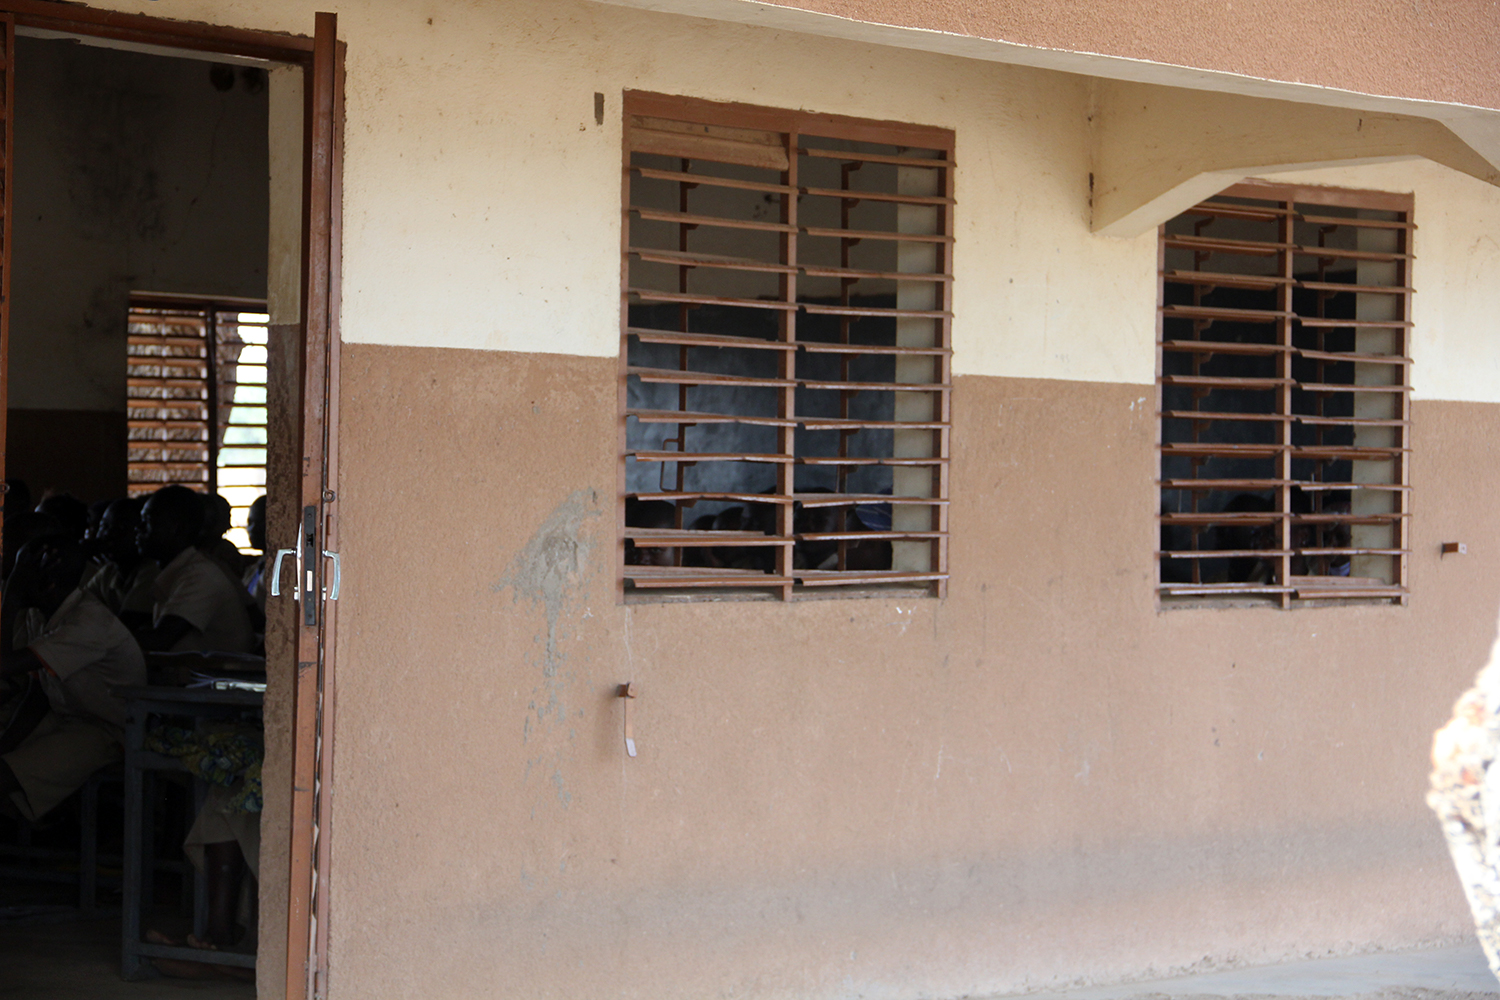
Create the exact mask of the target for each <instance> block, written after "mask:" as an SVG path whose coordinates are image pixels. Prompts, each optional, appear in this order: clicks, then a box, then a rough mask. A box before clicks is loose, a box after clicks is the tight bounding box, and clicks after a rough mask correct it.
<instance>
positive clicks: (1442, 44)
mask: <svg viewBox="0 0 1500 1000" xmlns="http://www.w3.org/2000/svg"><path fill="white" fill-rule="evenodd" d="M623 2H629V3H632V4H636V5H639V6H644V7H671V8H673V9H679V10H683V11H685V12H686V11H699V12H702V13H703V14H704V15H705V16H707V15H708V13H709V12H713V14H714V16H738V17H745V18H753V17H755V16H756V14H755V13H752V11H753V10H754V9H755V8H762V9H764V8H770V9H773V10H774V9H776V8H784V9H787V10H792V11H808V12H811V13H815V14H826V15H832V16H835V17H839V18H848V19H853V20H858V21H866V22H871V23H874V24H882V25H893V26H897V27H902V28H916V29H921V30H925V31H936V32H943V33H949V34H955V35H960V36H968V37H973V38H982V39H992V40H995V41H1001V42H1009V43H1013V44H1016V45H1025V46H1035V47H1038V48H1043V49H1064V50H1068V51H1072V52H1081V53H1098V54H1101V55H1108V56H1115V57H1119V58H1123V59H1130V60H1143V61H1147V62H1154V63H1164V64H1167V65H1172V66H1187V67H1195V68H1198V69H1204V70H1211V71H1216V72H1221V73H1233V74H1238V75H1243V76H1252V77H1260V78H1262V79H1267V80H1283V81H1287V82H1291V83H1311V84H1316V85H1318V86H1322V87H1334V88H1338V89H1340V90H1354V91H1360V92H1363V93H1370V94H1391V95H1400V96H1407V97H1416V98H1420V99H1423V100H1429V101H1444V102H1453V103H1458V104H1475V105H1481V106H1484V107H1490V108H1500V83H1497V80H1496V76H1495V70H1496V67H1497V55H1496V53H1497V52H1500V12H1497V10H1496V8H1495V6H1494V5H1493V4H1490V3H1485V2H1477V0H1459V2H1447V3H1434V2H1426V3H1421V2H1419V3H1410V4H1391V3H1385V2H1382V0H1311V2H1305V3H1298V4H1287V3H1284V2H1282V0H1235V2H1232V3H1228V2H1226V3H1213V4H1205V3H1200V2H1194V0H1156V2H1153V3H1138V2H1132V0H1116V2H1113V3H1095V2H1091V0H1061V2H1051V3H1037V2H1035V0H988V2H985V3H968V2H960V0H623ZM732 8H741V9H742V10H741V11H739V12H734V13H731V12H730V11H731V9H732Z"/></svg>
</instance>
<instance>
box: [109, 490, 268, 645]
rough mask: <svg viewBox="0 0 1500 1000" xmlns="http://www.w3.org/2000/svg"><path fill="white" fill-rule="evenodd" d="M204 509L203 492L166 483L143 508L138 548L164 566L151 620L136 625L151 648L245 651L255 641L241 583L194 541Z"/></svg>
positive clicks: (138, 637)
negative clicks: (204, 552) (231, 578)
mask: <svg viewBox="0 0 1500 1000" xmlns="http://www.w3.org/2000/svg"><path fill="white" fill-rule="evenodd" d="M203 513H204V512H203V498H202V497H200V496H199V495H198V494H196V493H194V492H193V491H192V490H190V489H188V488H187V487H185V486H166V487H163V488H162V489H159V490H157V491H156V492H155V493H153V494H151V496H150V497H149V498H148V499H147V500H146V504H145V506H144V507H142V508H141V524H140V527H139V528H138V529H137V531H136V537H135V540H136V548H138V549H139V550H140V553H141V555H142V556H144V557H146V558H147V559H154V560H155V561H156V563H157V565H159V566H160V567H161V573H160V574H158V575H157V577H156V583H155V585H154V587H153V594H154V600H153V602H152V606H151V619H150V622H149V623H139V624H137V625H135V626H133V628H134V631H135V637H136V641H137V642H139V643H140V644H141V648H142V649H144V650H145V651H146V652H148V653H155V652H173V653H180V652H187V651H192V650H213V651H216V652H226V653H245V652H249V650H250V648H251V646H252V644H253V642H254V634H253V633H252V631H251V627H250V616H249V614H248V613H247V612H246V610H245V602H244V601H243V600H242V599H241V597H240V590H239V588H238V587H236V586H235V584H234V583H233V582H231V580H230V579H229V576H228V575H227V574H226V573H225V572H224V570H223V569H222V568H221V567H220V566H219V564H218V563H216V562H214V561H213V560H211V559H209V558H208V557H207V556H205V555H204V554H203V553H202V552H200V551H198V549H197V548H196V547H195V545H194V543H195V542H196V541H197V540H198V538H199V535H200V534H201V532H202V529H203Z"/></svg>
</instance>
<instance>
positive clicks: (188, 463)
mask: <svg viewBox="0 0 1500 1000" xmlns="http://www.w3.org/2000/svg"><path fill="white" fill-rule="evenodd" d="M268 322H269V316H267V314H266V313H265V306H264V304H263V303H259V302H244V301H239V300H233V301H220V300H183V299H163V298H160V297H151V296H139V295H138V296H132V297H131V305H130V317H129V330H128V337H127V347H126V355H127V356H126V396H127V403H126V405H127V408H128V413H127V418H126V419H127V432H126V437H127V441H128V449H129V454H128V459H127V481H128V486H129V492H130V495H131V496H143V495H146V494H149V493H152V492H154V491H155V490H157V489H159V488H161V487H162V486H164V485H166V484H168V483H180V484H182V485H185V486H189V487H191V488H193V489H197V490H202V491H205V492H217V493H219V494H220V495H221V496H223V497H224V498H225V499H226V500H228V501H229V506H230V515H231V525H232V528H231V530H230V532H229V534H228V536H227V537H228V538H229V539H230V540H231V541H232V542H233V543H234V544H235V545H237V546H238V547H239V548H240V550H241V551H242V552H251V551H254V550H252V549H251V548H250V537H249V535H248V533H247V532H246V530H245V525H246V520H247V518H248V516H249V511H250V505H251V503H253V502H254V500H255V498H256V497H258V496H260V495H261V494H263V493H265V490H266V485H265V484H266V351H267V335H268V328H267V325H266V324H267V323H268Z"/></svg>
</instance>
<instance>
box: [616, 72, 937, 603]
mask: <svg viewBox="0 0 1500 1000" xmlns="http://www.w3.org/2000/svg"><path fill="white" fill-rule="evenodd" d="M626 113H627V150H626V164H625V167H626V182H625V195H626V198H625V237H626V246H625V263H624V276H625V287H624V296H625V303H624V307H623V319H624V330H623V337H622V340H623V346H622V363H623V364H622V393H621V397H622V408H623V414H622V419H623V425H624V432H623V441H622V449H621V465H622V470H621V474H622V480H623V493H624V496H625V503H624V510H623V520H624V524H625V528H624V531H625V545H624V548H625V556H624V561H625V566H624V568H623V577H624V581H625V586H626V588H627V589H628V590H643V591H644V590H650V591H656V592H658V593H660V592H662V591H671V590H682V589H698V588H715V590H714V593H718V594H723V593H725V592H733V591H736V590H744V589H745V588H750V589H751V590H752V591H753V592H756V593H762V594H770V595H779V596H781V597H783V598H791V597H793V596H795V595H797V594H800V593H803V592H805V591H811V590H813V589H814V588H816V589H818V590H820V591H822V590H826V589H827V588H844V589H846V590H847V589H849V588H862V589H873V588H892V587H900V588H904V589H906V590H912V589H917V590H920V591H922V592H925V593H937V594H941V592H942V588H943V586H944V583H945V581H946V579H947V538H948V523H947V504H948V459H949V455H948V448H949V429H950V419H949V406H950V394H951V385H950V382H951V378H950V354H951V351H950V347H949V344H950V339H949V335H950V326H951V320H952V312H951V307H950V299H951V282H952V278H951V270H952V269H951V255H952V243H953V236H952V206H953V197H952V172H953V158H952V148H953V146H952V133H951V132H946V131H944V130H939V129H927V128H921V127H916V126H905V125H888V124H884V123H872V122H862V121H857V120H853V119H839V118H832V117H829V116H814V115H808V114H802V113H796V112H783V111H776V110H771V109H762V108H746V107H743V106H725V105H713V104H709V103H707V102H701V101H688V100H685V99H678V98H665V97H659V96H656V95H642V94H630V95H627V103H626Z"/></svg>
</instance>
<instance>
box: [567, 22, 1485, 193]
mask: <svg viewBox="0 0 1500 1000" xmlns="http://www.w3.org/2000/svg"><path fill="white" fill-rule="evenodd" d="M596 2H598V3H607V4H611V5H614V6H620V7H632V8H635V9H638V10H647V11H654V12H658V13H669V14H679V15H682V16H686V17H699V18H706V19H709V20H716V21H727V22H733V23H737V24H745V25H752V26H756V27H763V28H771V29H774V30H780V31H794V32H798V33H802V34H814V35H823V36H827V37H832V38H840V39H844V40H847V41H856V42H865V43H869V44H876V45H888V46H891V47H894V48H906V49H915V50H918V51H924V52H932V53H936V54H942V55H952V56H958V57H961V58H967V59H977V60H981V61H986V62H1000V63H1008V64H1011V65H1017V66H1029V67H1032V68H1036V69H1050V70H1054V71H1056V72H1061V73H1073V74H1076V75H1079V76H1092V77H1102V78H1105V79H1112V80H1125V81H1129V82H1133V83H1146V84H1155V85H1158V86H1163V87H1180V88H1184V89H1189V90H1207V91H1214V92H1218V93H1230V94H1239V95H1242V96H1245V97H1263V98H1268V99H1272V100H1281V101H1297V102H1299V103H1304V104H1320V105H1325V106H1329V107H1341V108H1356V109H1359V110H1362V111H1380V112H1388V113H1392V114H1402V115H1412V116H1416V117H1422V118H1431V119H1434V120H1437V121H1441V122H1443V123H1444V124H1446V125H1448V126H1449V127H1450V128H1453V129H1454V131H1455V132H1456V133H1457V134H1459V135H1460V136H1462V137H1463V138H1464V139H1465V141H1467V142H1469V143H1470V144H1471V145H1473V146H1474V147H1475V149H1476V151H1477V152H1479V153H1480V155H1482V156H1484V157H1485V158H1486V159H1487V160H1489V161H1490V162H1491V163H1494V164H1496V165H1497V166H1500V109H1494V108H1485V107H1480V106H1476V105H1467V104H1453V103H1446V102H1442V101H1432V100H1424V99H1418V98H1409V97H1399V96H1392V95H1388V94H1371V93H1363V92H1360V91H1353V90H1342V89H1339V88H1335V87H1326V86H1322V85H1318V84H1309V83H1298V82H1294V81H1286V80H1273V79H1268V78H1265V77H1255V76H1248V75H1244V74H1239V73H1229V72H1225V71H1223V70H1210V69H1202V68H1199V67H1193V66H1182V65H1176V64H1171V63H1160V62H1153V61H1151V60H1146V59H1133V58H1129V57H1126V56H1115V55H1106V54H1103V53H1098V52H1076V51H1072V50H1067V49H1052V48H1042V47H1039V46H1034V45H1024V44H1021V43H1018V42H1008V41H1004V40H1002V39H992V38H982V37H978V36H974V35H960V34H956V33H954V32H947V31H938V30H934V29H930V28H909V27H905V26H901V25H893V24H883V23H876V22H870V21H860V20H857V19H854V18H849V17H843V16H840V15H836V14H824V13H820V12H814V11H806V10H801V9H798V8H791V7H783V6H780V5H777V4H768V3H759V2H756V0H596Z"/></svg>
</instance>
